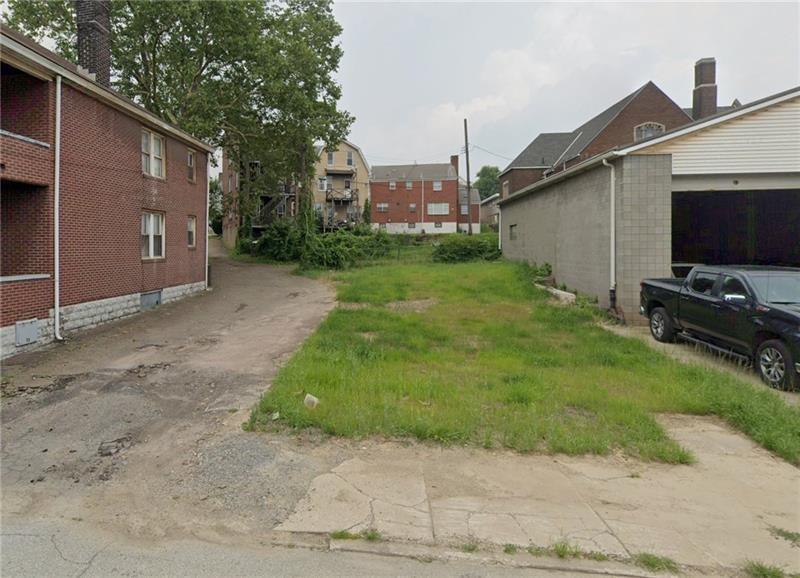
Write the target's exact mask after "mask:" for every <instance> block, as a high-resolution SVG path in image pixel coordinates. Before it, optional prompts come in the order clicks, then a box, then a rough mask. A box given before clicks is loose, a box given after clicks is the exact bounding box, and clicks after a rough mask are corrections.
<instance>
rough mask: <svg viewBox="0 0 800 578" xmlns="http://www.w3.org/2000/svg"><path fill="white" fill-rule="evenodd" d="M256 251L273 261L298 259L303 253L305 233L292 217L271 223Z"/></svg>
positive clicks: (257, 253) (259, 240)
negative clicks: (303, 233)
mask: <svg viewBox="0 0 800 578" xmlns="http://www.w3.org/2000/svg"><path fill="white" fill-rule="evenodd" d="M254 253H255V254H256V255H259V256H261V257H266V258H267V259H270V260H273V261H298V260H299V259H300V257H301V256H302V254H303V235H302V231H301V230H300V227H299V226H298V225H297V223H296V222H295V221H293V220H291V219H278V220H276V221H274V222H272V223H270V224H269V225H268V226H267V227H266V228H265V229H264V232H263V233H262V234H261V237H260V238H259V239H258V242H257V243H256V245H255V250H254Z"/></svg>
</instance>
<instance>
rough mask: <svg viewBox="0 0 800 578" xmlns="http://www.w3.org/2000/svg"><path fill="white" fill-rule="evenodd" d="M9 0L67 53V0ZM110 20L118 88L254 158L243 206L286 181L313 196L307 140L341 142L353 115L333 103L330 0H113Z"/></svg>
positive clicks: (20, 18)
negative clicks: (253, 170) (256, 169)
mask: <svg viewBox="0 0 800 578" xmlns="http://www.w3.org/2000/svg"><path fill="white" fill-rule="evenodd" d="M7 6H8V9H9V12H8V14H7V22H8V23H9V25H10V26H12V27H14V28H17V29H19V30H21V31H23V32H25V33H27V34H29V35H31V36H33V37H34V38H36V39H37V40H41V39H42V38H43V37H47V38H50V39H52V40H53V41H54V43H55V47H56V50H57V51H58V52H60V53H61V54H62V55H63V56H65V57H66V58H68V59H70V60H73V61H74V60H75V57H76V50H75V45H76V41H75V39H76V34H77V32H76V30H77V25H76V22H75V12H74V5H73V2H72V0H8V4H7ZM109 16H110V21H111V31H112V43H111V44H112V53H111V56H112V59H111V61H112V83H113V85H114V88H115V89H117V90H118V91H119V92H121V93H122V94H124V95H126V96H128V97H129V98H131V99H133V100H134V101H136V102H138V103H139V104H141V105H143V106H144V107H145V108H147V109H149V110H151V111H152V112H154V113H155V114H158V115H159V116H162V117H164V118H166V119H167V120H170V121H171V122H173V123H175V124H178V125H179V126H181V128H183V129H185V130H187V131H188V132H190V133H192V134H193V135H195V136H197V137H198V138H201V139H204V140H206V141H208V142H211V143H212V144H215V145H217V146H221V147H224V148H225V149H226V150H227V152H228V156H229V158H231V159H232V160H233V161H235V162H237V163H239V164H240V166H246V167H249V166H250V165H251V163H253V164H255V163H258V165H259V167H260V168H259V170H258V171H257V172H254V174H253V178H249V179H247V181H246V182H245V183H244V187H243V190H241V191H240V198H239V209H240V211H242V212H243V213H246V212H248V211H249V210H251V209H252V205H253V203H254V202H255V201H254V199H256V198H257V195H258V193H259V192H262V191H264V190H275V189H276V188H277V187H278V186H279V185H280V184H282V183H287V182H288V183H299V184H300V185H301V189H302V190H303V191H304V193H303V194H302V195H300V197H301V200H302V202H303V203H306V204H308V203H310V202H311V201H309V199H307V197H308V192H310V186H309V182H308V181H309V180H310V175H311V174H312V170H313V163H314V160H315V154H314V144H315V143H316V142H322V143H324V145H325V146H329V147H331V148H333V147H334V146H337V145H338V143H339V142H340V141H341V140H343V139H344V138H345V136H346V135H347V132H348V130H349V127H350V125H351V124H352V122H353V117H352V116H350V115H349V114H348V113H347V112H344V111H341V110H339V109H338V101H339V98H340V97H341V87H340V86H339V85H338V84H337V83H336V81H335V79H334V78H333V74H334V73H335V71H336V70H337V68H338V66H339V61H340V59H341V56H342V49H341V47H340V46H339V44H338V40H337V38H338V36H339V34H340V33H341V27H340V26H339V24H338V23H337V22H336V20H335V18H334V17H333V12H332V9H331V3H330V0H225V1H196V0H175V1H169V2H163V1H155V0H139V1H134V0H110V2H109ZM312 208H313V204H312Z"/></svg>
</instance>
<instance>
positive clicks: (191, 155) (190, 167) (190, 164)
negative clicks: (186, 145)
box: [186, 149, 197, 182]
mask: <svg viewBox="0 0 800 578" xmlns="http://www.w3.org/2000/svg"><path fill="white" fill-rule="evenodd" d="M186 178H188V179H189V180H190V181H192V182H195V181H196V180H197V171H196V170H195V152H194V151H193V150H192V149H189V150H188V151H186Z"/></svg>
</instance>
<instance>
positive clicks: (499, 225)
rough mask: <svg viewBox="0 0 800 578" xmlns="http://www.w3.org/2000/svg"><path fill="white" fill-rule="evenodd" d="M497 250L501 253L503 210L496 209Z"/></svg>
mask: <svg viewBox="0 0 800 578" xmlns="http://www.w3.org/2000/svg"><path fill="white" fill-rule="evenodd" d="M497 248H498V249H500V252H501V253H502V252H503V210H502V209H500V208H499V207H498V209H497Z"/></svg>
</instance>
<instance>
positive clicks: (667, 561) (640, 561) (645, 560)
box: [633, 552, 679, 574]
mask: <svg viewBox="0 0 800 578" xmlns="http://www.w3.org/2000/svg"><path fill="white" fill-rule="evenodd" d="M633 563H634V564H636V565H637V566H639V567H641V568H644V569H645V570H649V571H651V572H671V573H672V574H677V573H678V571H679V568H678V564H677V563H676V562H675V561H674V560H672V559H671V558H667V557H666V556H658V555H656V554H650V553H648V552H641V553H639V554H636V555H635V556H634V557H633Z"/></svg>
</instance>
